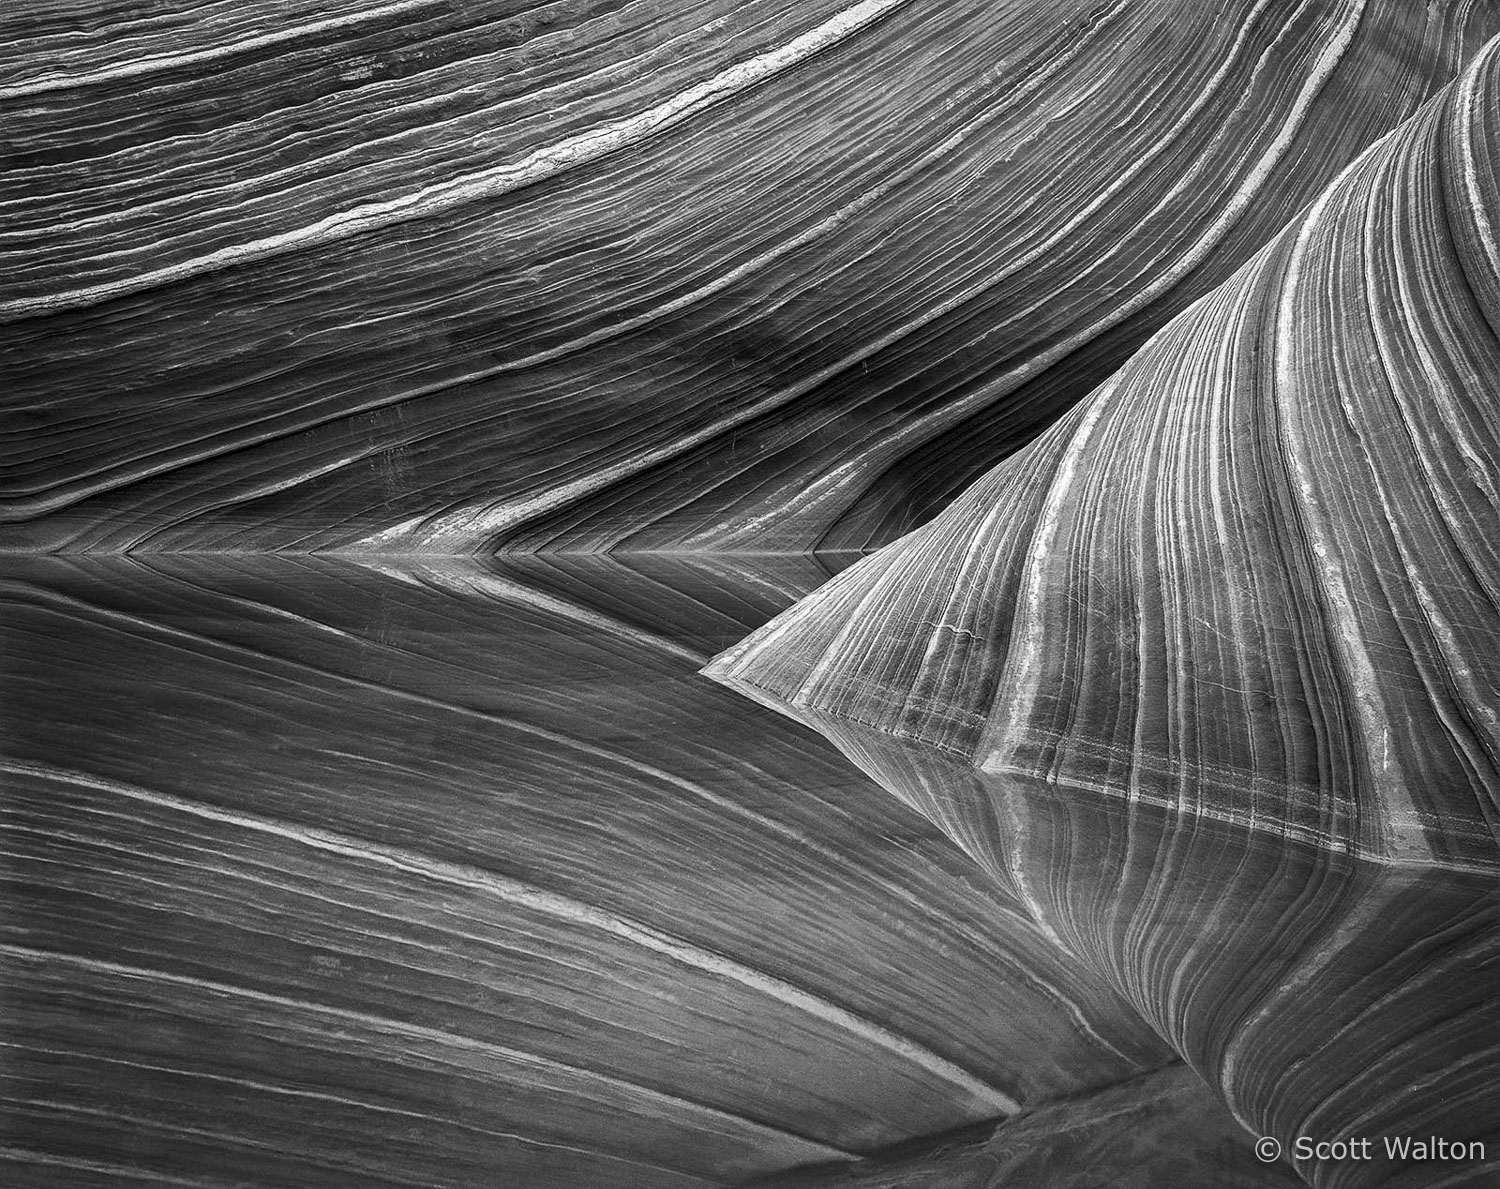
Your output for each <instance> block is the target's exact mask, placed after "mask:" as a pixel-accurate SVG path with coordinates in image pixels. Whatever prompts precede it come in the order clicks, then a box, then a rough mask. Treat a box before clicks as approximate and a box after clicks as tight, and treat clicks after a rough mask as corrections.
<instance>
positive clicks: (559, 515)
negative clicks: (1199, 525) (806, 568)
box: [0, 0, 1500, 553]
mask: <svg viewBox="0 0 1500 1189" xmlns="http://www.w3.org/2000/svg"><path fill="white" fill-rule="evenodd" d="M1497 31H1500V12H1497V10H1496V7H1495V5H1494V4H1492V3H1469V2H1467V0H1445V2H1443V3H1430V4H1413V3H1409V2H1407V0H1318V2H1307V0H1232V2H1226V3H1214V4H1208V3H1203V2H1202V0H1112V2H1104V3H1099V2H1096V0H1055V2H1053V3H1048V4H1036V3H1032V2H1031V0H1025V2H1014V3H1003V4H996V3H993V2H991V0H960V2H956V3H945V4H942V5H931V4H919V3H913V2H911V0H858V2H857V3H852V4H851V3H847V2H845V0H812V2H806V0H804V2H800V3H796V4H790V3H770V2H760V3H751V4H745V3H730V2H727V0H699V2H696V3H689V2H684V3H677V4H673V5H668V6H662V5H656V4H641V3H625V4H621V3H615V2H613V0H611V2H608V3H606V2H598V3H594V2H582V0H570V2H555V3H547V4H540V5H519V4H516V3H514V2H512V0H484V2H481V3H474V4H464V5H461V6H454V5H450V4H447V3H442V2H439V0H391V2H389V3H383V4H370V5H359V4H354V3H350V2H348V0H340V2H338V3H333V4H327V3H318V4H313V3H309V2H307V0H252V2H248V3H246V2H236V3H219V2H214V3H208V4H202V5H198V6H196V7H187V6H183V5H179V4H175V3H174V4H162V5H151V6H146V5H132V4H119V5H112V6H101V7H97V8H90V7H89V6H87V5H82V4H48V5H40V6H39V5H24V6H21V7H20V8H18V9H16V10H14V11H7V12H6V13H4V14H0V46H3V49H0V124H3V125H4V127H5V129H6V140H7V158H6V165H7V169H6V173H5V177H4V181H3V186H4V189H3V191H0V217H3V220H4V230H3V235H0V321H3V322H4V323H5V325H4V326H0V368H3V375H4V387H5V390H6V393H7V399H6V401H5V408H4V422H3V431H4V432H5V433H6V434H7V435H18V436H15V437H12V438H11V441H13V442H17V443H18V444H17V445H16V446H14V447H11V448H9V449H8V451H7V453H8V455H9V457H8V460H7V466H6V467H5V474H4V476H3V489H0V500H3V502H0V516H3V518H4V521H5V525H6V527H5V529H4V533H3V536H0V543H3V545H4V547H5V548H8V549H12V550H15V549H41V550H68V551H78V550H90V551H99V550H103V551H119V550H127V549H130V550H232V551H243V550H268V549H269V550H283V551H287V550H289V551H310V550H323V549H355V550H361V551H365V552H373V553H381V552H389V551H412V550H421V551H429V552H447V553H453V552H475V551H484V550H488V549H493V548H497V547H501V546H503V547H505V548H508V549H512V550H516V549H537V548H543V547H546V548H554V549H556V548H572V549H591V550H598V549H603V548H606V547H626V548H633V549H637V550H640V549H661V548H674V549H678V548H706V547H711V548H715V549H721V550H722V549H735V550H749V551H759V550H765V549H768V548H778V549H789V548H793V549H802V550H805V549H811V548H814V547H818V548H862V547H864V546H866V545H868V544H871V543H875V544H879V543H883V542H885V541H888V540H891V539H893V538H894V537H895V536H897V535H899V534H900V533H901V532H904V531H906V530H907V529H909V528H911V527H913V526H914V525H916V524H919V523H922V522H924V521H925V520H926V519H928V518H930V516H931V515H933V514H934V513H936V512H937V511H938V510H940V509H941V508H942V507H943V506H944V505H945V504H946V503H947V502H948V501H949V500H950V499H951V498H953V496H954V495H956V494H957V493H958V492H959V491H960V490H961V489H962V487H963V485H964V484H965V483H966V482H967V481H968V480H970V479H971V478H974V477H977V476H978V475H979V474H980V473H982V472H983V471H984V470H985V469H987V468H988V467H989V466H990V465H992V464H993V463H994V462H995V461H996V460H997V459H999V458H1000V457H1003V456H1004V455H1006V454H1007V453H1009V452H1011V451H1013V450H1015V449H1016V448H1018V447H1019V446H1021V445H1022V444H1024V443H1025V442H1027V441H1029V440H1030V439H1031V438H1033V437H1034V436H1035V435H1036V434H1037V433H1038V432H1040V431H1041V430H1042V429H1043V428H1045V427H1046V426H1047V425H1048V424H1049V423H1050V422H1051V421H1052V420H1053V419H1054V418H1055V417H1056V416H1057V415H1058V414H1059V413H1060V412H1062V411H1063V410H1064V409H1066V408H1067V407H1069V406H1070V405H1071V404H1072V403H1073V402H1074V401H1075V400H1076V399H1078V398H1079V397H1080V396H1082V395H1084V394H1085V393H1087V392H1088V391H1089V390H1090V389H1091V388H1092V387H1093V386H1094V385H1095V384H1097V383H1098V382H1099V381H1100V380H1102V379H1103V378H1104V377H1105V376H1107V375H1108V374H1109V373H1110V372H1111V371H1112V370H1113V369H1114V368H1115V367H1116V366H1117V365H1118V364H1119V363H1121V362H1122V361H1123V360H1124V359H1125V358H1126V357H1127V356H1128V355H1129V353H1130V352H1131V351H1132V350H1134V349H1135V348H1136V347H1138V346H1139V345H1140V344H1141V342H1142V341H1143V340H1144V339H1145V338H1147V337H1148V336H1149V335H1150V334H1151V333H1152V332H1153V331H1155V330H1156V329H1157V328H1159V327H1160V326H1161V325H1162V324H1163V323H1164V322H1165V321H1166V320H1167V319H1168V318H1169V317H1171V316H1172V315H1174V314H1175V313H1177V312H1179V311H1180V310H1182V309H1183V308H1185V307H1186V306H1187V305H1188V304H1189V303H1190V302H1191V301H1192V300H1194V299H1195V298H1197V297H1198V296H1200V295H1201V294H1203V293H1205V292H1207V291H1208V290H1210V289H1211V288H1212V287H1213V286H1214V285H1215V284H1217V283H1218V282H1220V281H1222V280H1223V279H1224V278H1225V277H1226V276H1227V275H1228V274H1229V273H1230V272H1231V271H1232V270H1233V269H1234V268H1235V267H1236V266H1237V265H1239V264H1240V263H1241V262H1242V261H1244V260H1245V259H1246V258H1247V257H1248V256H1249V255H1250V254H1251V253H1252V252H1253V251H1254V250H1255V249H1257V248H1258V247H1259V246H1260V245H1261V244H1262V243H1263V242H1264V241H1265V239H1266V238H1267V237H1268V236H1269V235H1271V234H1272V233H1274V232H1275V231H1276V230H1277V229H1278V228H1279V227H1280V226H1281V225H1282V224H1283V223H1284V222H1285V220H1286V219H1287V218H1289V217H1290V216H1291V215H1292V214H1293V213H1294V212H1295V211H1296V210H1297V209H1298V208H1299V207H1300V206H1301V205H1302V204H1303V203H1305V202H1306V201H1308V200H1310V199H1311V198H1312V197H1314V196H1315V195H1316V193H1317V192H1318V190H1319V188H1320V187H1321V186H1323V185H1324V184H1325V183H1326V182H1327V181H1328V180H1329V179H1330V178H1331V177H1332V176H1333V175H1334V174H1335V173H1336V172H1337V171H1338V170H1339V169H1340V168H1341V167H1342V166H1343V165H1344V164H1345V163H1346V162H1348V161H1349V160H1350V159H1351V158H1352V157H1353V156H1354V155H1355V154H1356V153H1357V152H1359V151H1360V150H1361V149H1363V148H1364V147H1365V146H1366V145H1367V144H1368V143H1369V142H1370V141H1371V140H1372V139H1373V138H1375V137H1376V136H1378V135H1380V134H1381V133H1383V132H1385V131H1386V130H1388V129H1389V128H1391V127H1393V126H1394V125H1395V124H1396V123H1398V122H1399V121H1400V120H1401V119H1403V118H1405V117H1406V116H1408V115H1410V114H1411V113H1412V112H1413V111H1414V110H1415V108H1416V107H1417V106H1418V105H1419V104H1420V103H1421V102H1422V101H1423V100H1424V99H1426V98H1427V97H1428V96H1429V95H1430V94H1432V93H1433V91H1434V90H1435V89H1436V88H1437V87H1438V86H1439V85H1440V84H1442V83H1444V82H1446V81H1447V80H1448V79H1449V78H1451V77H1452V76H1453V74H1454V73H1455V72H1456V71H1457V69H1458V68H1459V66H1460V65H1461V64H1462V62H1463V61H1465V60H1466V59H1467V58H1468V57H1469V56H1470V55H1471V54H1472V53H1473V52H1474V51H1475V50H1476V49H1477V48H1478V46H1479V45H1480V44H1481V43H1482V41H1483V40H1484V39H1485V38H1486V37H1488V36H1490V35H1492V34H1494V33H1495V32H1497Z"/></svg>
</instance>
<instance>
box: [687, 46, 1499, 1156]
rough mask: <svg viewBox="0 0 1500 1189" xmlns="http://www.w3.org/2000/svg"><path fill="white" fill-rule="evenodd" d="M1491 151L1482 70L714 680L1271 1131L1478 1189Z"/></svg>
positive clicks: (1487, 775)
mask: <svg viewBox="0 0 1500 1189" xmlns="http://www.w3.org/2000/svg"><path fill="white" fill-rule="evenodd" d="M1497 143H1500V42H1497V43H1492V44H1491V45H1490V46H1489V47H1487V48H1486V49H1485V50H1484V51H1483V52H1482V53H1481V54H1480V55H1479V57H1478V58H1477V59H1476V61H1475V63H1474V64H1473V65H1472V66H1471V67H1470V68H1469V69H1468V70H1467V71H1466V72H1465V73H1464V74H1463V76H1462V77H1461V78H1460V79H1459V80H1458V81H1457V82H1456V83H1455V84H1453V85H1452V86H1451V87H1450V88H1449V89H1448V90H1447V91H1446V92H1445V93H1444V94H1443V96H1442V97H1441V99H1440V100H1439V101H1436V102H1434V103H1433V104H1431V105H1429V106H1428V107H1427V108H1425V109H1424V110H1423V111H1422V112H1421V113H1419V114H1418V115H1417V116H1416V117H1414V118H1413V119H1412V120H1411V121H1410V122H1408V123H1407V124H1406V125H1405V126H1403V127H1402V128H1401V129H1400V130H1399V131H1398V132H1397V133H1395V134H1393V135H1392V136H1390V137H1388V138H1386V139H1385V140H1383V141H1382V142H1380V143H1379V144H1378V145H1376V146H1374V147H1373V148H1371V149H1370V150H1369V151H1368V152H1367V153H1365V154H1364V155H1362V156H1361V157H1360V158H1359V160H1358V161H1356V162H1355V163H1354V164H1352V165H1351V166H1350V167H1349V168H1348V169H1347V170H1346V171H1345V173H1344V174H1343V175H1342V176H1341V177H1340V178H1339V180H1338V181H1337V182H1336V183H1335V184H1333V185H1332V186H1330V187H1329V188H1328V189H1327V190H1326V191H1325V192H1324V193H1323V194H1322V195H1321V196H1320V197H1319V198H1318V199H1317V201H1316V202H1314V203H1313V204H1312V206H1311V207H1310V208H1309V209H1308V210H1307V211H1306V212H1305V213H1304V214H1303V215H1301V216H1299V217H1298V218H1297V219H1296V220H1294V221H1293V222H1292V223H1291V224H1290V225H1289V226H1288V227H1287V229H1286V230H1285V231H1284V232H1283V233H1282V234H1280V235H1279V236H1278V237H1276V238H1275V239H1274V240H1272V241H1271V242H1270V243H1269V244H1268V245H1267V246H1266V247H1265V248H1264V249H1263V250H1261V251H1260V252H1258V253H1257V254H1256V255H1255V257H1254V258H1253V259H1252V260H1250V261H1249V262H1248V263H1247V264H1246V265H1245V266H1244V267H1242V268H1241V269H1240V270H1239V271H1238V272H1237V273H1236V274H1235V275H1234V277H1233V278H1231V279H1230V280H1229V281H1228V282H1226V283H1225V284H1223V285H1222V286H1221V287H1220V288H1218V289H1217V290H1216V291H1214V292H1213V293H1212V294H1210V295H1208V296H1207V297H1205V298H1204V299H1202V300H1201V301H1200V302H1198V303H1197V304H1196V305H1195V306H1194V307H1193V308H1192V309H1191V310H1189V311H1187V312H1186V313H1184V314H1183V315H1181V316H1180V317H1178V318H1177V319H1175V320H1174V321H1173V322H1172V323H1170V324H1169V325H1168V326H1167V327H1166V328H1165V329H1163V330H1162V331H1161V332H1160V333H1159V334H1157V335H1156V336H1155V337H1154V338H1153V339H1152V340H1151V342H1150V343H1148V344H1147V345H1146V346H1145V347H1144V348H1143V349H1142V350H1141V351H1140V352H1139V353H1138V354H1137V355H1136V356H1134V357H1133V358H1132V360H1131V361H1130V363H1129V364H1128V365H1127V366H1125V367H1124V368H1123V369H1121V371H1120V372H1119V373H1118V374H1117V375H1116V376H1115V377H1113V378H1112V379H1111V380H1110V381H1109V382H1108V383H1107V384H1105V385H1104V386H1103V387H1101V388H1100V389H1099V390H1098V391H1097V392H1096V393H1095V394H1094V395H1093V396H1092V397H1090V398H1089V399H1088V400H1087V401H1086V402H1084V403H1083V404H1082V405H1080V406H1079V407H1078V408H1076V409H1075V410H1074V411H1073V412H1072V413H1070V414H1069V415H1068V416H1067V417H1066V418H1064V419H1063V420H1062V421H1060V422H1059V423H1058V424H1057V425H1056V426H1055V427H1054V428H1053V429H1052V430H1050V431H1049V432H1048V433H1047V434H1046V435H1045V436H1044V437H1043V438H1042V439H1040V440H1038V441H1037V442H1036V443H1035V444H1034V445H1033V446H1032V447H1030V448H1028V449H1027V450H1025V451H1023V452H1022V453H1020V454H1018V455H1016V456H1014V457H1013V458H1011V459H1009V460H1008V461H1007V462H1005V463H1003V464H1002V465H1001V466H999V467H997V468H996V469H995V470H993V471H992V472H991V473H990V474H988V475H987V476H986V477H985V478H984V479H983V480H982V481H981V482H980V483H979V484H976V485H975V487H974V488H973V489H972V490H971V491H970V492H968V493H966V494H965V495H964V496H963V497H962V498H961V499H960V500H959V501H957V502H956V503H955V504H954V505H953V506H952V507H951V508H949V509H948V510H947V511H946V512H945V513H944V514H943V515H941V516H940V517H939V518H938V519H937V520H935V521H934V522H933V523H932V524H931V525H929V526H927V527H926V528H924V529H922V530H919V531H918V532H916V533H914V534H912V535H911V536H909V537H908V538H906V539H905V540H903V541H901V542H899V543H898V544H896V545H893V546H891V547H890V548H888V549H886V550H885V551H883V552H881V553H879V554H877V555H875V556H874V557H872V558H870V559H869V560H867V561H865V562H862V563H861V564H859V565H857V566H855V567H853V568H852V569H850V570H848V571H846V572H845V573H843V574H842V575H840V576H839V577H838V578H837V579H835V580H834V581H833V582H831V583H829V584H828V585H827V586H826V587H824V588H822V589H821V590H819V591H818V592H816V593H815V594H813V595H811V596H810V597H809V598H807V599H806V600H804V601H803V602H802V603H800V604H799V605H798V606H797V607H796V608H794V609H793V610H792V611H790V612H788V613H786V614H785V615H784V616H782V617H781V618H779V619H778V620H776V621H773V622H772V623H771V624H769V625H767V627H765V628H764V629H762V630H761V631H760V632H759V633H757V634H755V635H753V636H752V637H750V638H749V640H747V641H746V642H745V643H743V644H741V645H740V646H737V647H736V648H734V649H732V650H730V651H729V652H727V653H726V654H725V655H724V656H722V657H720V658H719V659H718V660H717V661H716V662H715V663H714V665H713V666H712V667H711V668H710V669H709V672H710V673H711V674H712V675H714V676H716V677H718V678H719V679H720V680H722V681H726V682H728V683H729V684H731V685H733V686H734V687H736V688H738V689H741V690H742V691H744V692H746V693H749V694H751V695H753V696H755V697H757V698H759V699H761V700H762V701H765V702H767V703H768V704H770V705H772V706H775V707H777V708H779V709H782V710H783V711H784V712H787V713H790V714H793V715H795V716H797V717H799V718H801V719H802V720H803V721H805V722H807V723H809V724H811V725H813V726H815V727H817V728H818V729H820V730H822V731H823V732H824V733H825V734H827V735H828V736H829V737H830V738H832V739H834V740H835V741H836V742H837V743H838V744H839V745H840V747H841V748H843V750H844V751H845V752H846V754H848V755H850V756H851V758H853V759H854V760H855V761H856V762H857V763H859V764H860V765H861V766H862V767H864V768H865V770H866V771H868V772H870V773H872V774H873V775H875V776H877V778H878V779H880V780H881V781H882V783H883V784H885V785H886V787H888V788H890V789H891V790H893V791H895V792H896V793H897V794H898V795H899V796H901V797H903V798H904V799H905V800H907V801H908V802H909V803H910V804H912V805H913V806H915V807H917V808H919V809H921V810H922V811H923V812H925V813H926V814H928V816H930V817H931V818H932V819H933V820H934V821H937V822H939V823H940V824H942V825H943V826H944V828H945V830H946V831H947V832H948V833H949V834H950V836H952V837H954V838H955V840H957V841H960V842H961V844H962V845H964V847H965V848H966V849H967V850H968V851H969V853H970V854H971V855H973V856H974V857H976V858H977V859H979V860H980V861H981V862H982V863H984V864H985V865H986V866H987V867H988V868H989V869H990V870H991V871H992V873H993V874H994V875H995V876H996V877H997V879H999V880H1000V881H1002V882H1004V883H1005V884H1006V886H1008V887H1010V888H1011V890H1012V891H1013V892H1014V894H1016V895H1017V896H1018V897H1019V898H1021V899H1022V900H1023V901H1024V902H1026V903H1027V904H1028V905H1029V906H1030V909H1031V912H1032V914H1033V918H1034V919H1035V920H1036V921H1037V922H1038V923H1039V924H1041V925H1042V926H1043V927H1044V928H1046V929H1048V930H1049V931H1050V933H1051V935H1052V936H1053V937H1054V939H1055V940H1056V942H1057V943H1058V945H1059V946H1060V948H1062V949H1063V950H1065V951H1066V952H1068V953H1071V954H1073V955H1074V956H1075V957H1078V958H1079V959H1080V960H1081V961H1083V962H1084V963H1085V964H1087V965H1088V966H1090V967H1091V968H1092V969H1094V970H1096V971H1097V972H1099V973H1101V974H1103V975H1105V976H1106V977H1107V978H1109V979H1110V980H1111V981H1112V982H1113V983H1114V985H1115V986H1116V987H1117V988H1119V989H1120V990H1121V992H1122V994H1125V995H1126V996H1128V997H1129V998H1130V999H1131V1000H1132V1002H1134V1003H1135V1004H1136V1005H1137V1007H1138V1008H1139V1009H1140V1011H1141V1012H1142V1014H1143V1015H1145V1016H1146V1018H1148V1019H1150V1020H1151V1021H1152V1022H1153V1024H1154V1025H1155V1026H1156V1028H1157V1029H1158V1031H1159V1032H1160V1034H1161V1035H1162V1036H1163V1037H1165V1038H1167V1039H1168V1040H1170V1041H1171V1043H1172V1044H1173V1046H1174V1048H1176V1049H1177V1051H1178V1052H1180V1053H1182V1054H1183V1055H1184V1057H1185V1058H1186V1059H1187V1060H1188V1062H1189V1063H1190V1064H1191V1065H1192V1066H1193V1067H1194V1068H1195V1069H1197V1070H1198V1071H1199V1072H1200V1073H1201V1074H1202V1075H1203V1076H1204V1077H1205V1078H1206V1079H1207V1080H1208V1081H1209V1082H1210V1084H1212V1085H1214V1086H1216V1087H1217V1088H1218V1089H1219V1091H1220V1093H1221V1094H1222V1096H1223V1097H1224V1099H1225V1101H1226V1102H1227V1103H1228V1105H1229V1106H1230V1107H1231V1109H1232V1110H1233V1111H1234V1113H1235V1114H1236V1115H1237V1117H1239V1118H1240V1119H1241V1120H1242V1121H1244V1122H1245V1123H1246V1124H1247V1125H1248V1126H1250V1127H1252V1128H1253V1129H1254V1130H1255V1131H1256V1132H1257V1133H1259V1134H1268V1135H1272V1136H1276V1137H1282V1138H1286V1139H1289V1138H1290V1137H1294V1136H1297V1135H1312V1136H1323V1137H1329V1138H1333V1137H1337V1136H1342V1135H1346V1134H1347V1135H1362V1134H1369V1135H1402V1134H1411V1133H1412V1131H1413V1129H1418V1130H1421V1129H1423V1128H1425V1127H1427V1126H1432V1127H1434V1128H1436V1131H1437V1133H1438V1134H1448V1135H1451V1136H1452V1137H1453V1138H1454V1139H1455V1140H1457V1139H1462V1138H1476V1137H1479V1138H1484V1139H1487V1140H1488V1142H1489V1151H1490V1152H1491V1154H1492V1156H1494V1155H1500V1108H1497V1106H1496V1103H1495V1099H1494V1094H1493V1087H1494V1085H1495V1084H1496V1083H1497V1081H1500V1004H1497V1003H1496V1001H1495V996H1494V987H1495V977H1496V971H1497V965H1496V963H1497V961H1500V884H1497V873H1500V846H1497V824H1500V709H1497V708H1500V663H1497V658H1500V558H1497V555H1496V547H1497V541H1500V537H1497V535H1496V533H1495V532H1494V528H1495V526H1496V525H1497V524H1500V495H1497V482H1496V462H1497V460H1500V441H1497V430H1500V418H1497V408H1500V405H1497V400H1496V395H1497V389H1500V383H1497V380H1500V341H1497V330H1500V246H1497V239H1496V228H1497V227H1500V172H1497V168H1500V158H1497V153H1496V145H1497ZM1435 923H1436V932H1434V928H1435ZM1423 1133H1424V1134H1425V1131H1424V1132H1423ZM1299 1170H1300V1171H1301V1172H1303V1174H1304V1175H1305V1176H1307V1177H1308V1178H1309V1179H1310V1180H1311V1181H1312V1182H1313V1183H1314V1184H1320V1185H1364V1184H1377V1183H1384V1182H1385V1181H1386V1180H1387V1179H1389V1178H1391V1177H1393V1176H1396V1177H1398V1178H1406V1179H1405V1180H1402V1181H1399V1182H1398V1183H1410V1184H1413V1185H1420V1184H1430V1183H1436V1182H1434V1181H1433V1180H1432V1178H1433V1177H1435V1176H1436V1175H1437V1174H1436V1173H1435V1172H1434V1171H1433V1170H1432V1169H1431V1168H1427V1169H1423V1168H1410V1169H1407V1170H1405V1171H1401V1169H1400V1167H1399V1161H1397V1162H1392V1161H1389V1160H1384V1159H1379V1160H1373V1161H1369V1162H1348V1161H1345V1162H1337V1161H1332V1160H1323V1161H1318V1160H1308V1161H1304V1162H1302V1164H1301V1165H1300V1166H1299ZM1469 1171H1471V1172H1472V1171H1473V1170H1472V1169H1471V1170H1469Z"/></svg>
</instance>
